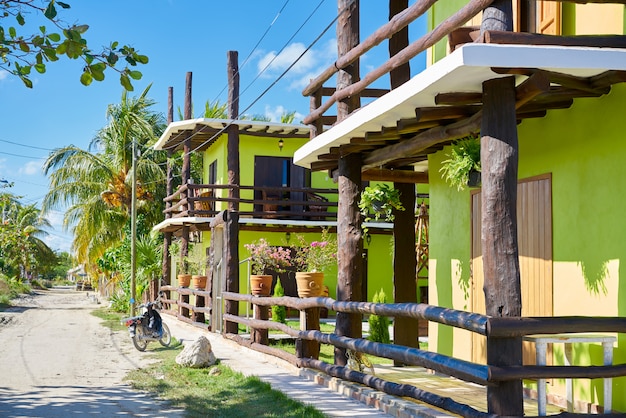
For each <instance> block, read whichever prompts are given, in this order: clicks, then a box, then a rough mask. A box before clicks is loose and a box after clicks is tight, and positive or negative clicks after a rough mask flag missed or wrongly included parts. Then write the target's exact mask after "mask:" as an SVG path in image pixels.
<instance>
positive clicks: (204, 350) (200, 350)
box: [176, 336, 217, 369]
mask: <svg viewBox="0 0 626 418" xmlns="http://www.w3.org/2000/svg"><path fill="white" fill-rule="evenodd" d="M216 361H217V360H216V358H215V354H213V350H212V349H211V343H210V342H209V340H207V338H206V337H204V336H200V337H198V339H197V340H196V341H194V342H193V343H191V344H188V345H186V346H185V348H184V349H183V351H181V352H180V354H179V355H177V356H176V363H178V364H180V365H181V366H186V367H191V368H194V369H199V368H202V367H209V366H212V365H213V364H215V362H216Z"/></svg>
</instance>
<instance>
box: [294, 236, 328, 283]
mask: <svg viewBox="0 0 626 418" xmlns="http://www.w3.org/2000/svg"><path fill="white" fill-rule="evenodd" d="M296 238H297V240H298V248H297V249H296V254H295V256H294V257H293V258H292V263H291V264H292V265H293V266H294V267H296V269H297V270H298V271H308V272H315V271H317V272H323V271H325V270H326V269H327V268H328V267H330V266H332V265H334V264H336V263H337V240H336V239H335V237H334V236H332V235H331V234H330V232H328V228H326V229H324V230H322V236H321V239H320V241H312V242H311V243H308V242H306V240H305V239H304V237H303V236H302V235H298V236H297V237H296Z"/></svg>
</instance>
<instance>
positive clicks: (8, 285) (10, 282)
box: [0, 275, 31, 306]
mask: <svg viewBox="0 0 626 418" xmlns="http://www.w3.org/2000/svg"><path fill="white" fill-rule="evenodd" d="M30 292H31V288H30V286H28V285H26V284H24V283H23V282H22V281H21V280H20V279H19V278H17V277H6V276H3V275H2V276H0V306H7V305H10V304H11V299H14V298H16V297H17V296H19V295H21V294H28V293H30Z"/></svg>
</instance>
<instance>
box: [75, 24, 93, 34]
mask: <svg viewBox="0 0 626 418" xmlns="http://www.w3.org/2000/svg"><path fill="white" fill-rule="evenodd" d="M73 29H74V30H75V31H76V32H78V33H85V32H87V29H89V25H78V26H74V28H73Z"/></svg>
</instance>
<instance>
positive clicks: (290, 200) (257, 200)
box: [164, 184, 337, 221]
mask: <svg viewBox="0 0 626 418" xmlns="http://www.w3.org/2000/svg"><path fill="white" fill-rule="evenodd" d="M230 189H238V190H239V194H240V198H238V199H233V198H229V197H228V191H229V190H230ZM164 200H165V201H166V202H168V203H171V206H170V207H169V208H168V209H166V210H165V211H164V213H165V215H166V217H167V218H179V217H194V216H197V217H213V216H215V215H217V214H218V213H219V212H220V211H221V210H225V209H226V205H227V204H228V203H229V202H238V203H239V208H240V210H239V216H240V217H258V218H264V219H289V220H327V221H334V220H336V219H337V190H336V189H321V188H311V187H303V188H296V187H257V186H229V185H219V184H187V185H183V186H181V187H179V188H178V190H176V192H174V193H173V194H172V195H171V196H168V197H166V198H165V199H164Z"/></svg>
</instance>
